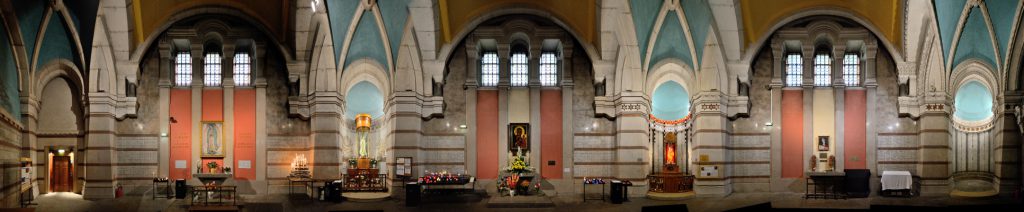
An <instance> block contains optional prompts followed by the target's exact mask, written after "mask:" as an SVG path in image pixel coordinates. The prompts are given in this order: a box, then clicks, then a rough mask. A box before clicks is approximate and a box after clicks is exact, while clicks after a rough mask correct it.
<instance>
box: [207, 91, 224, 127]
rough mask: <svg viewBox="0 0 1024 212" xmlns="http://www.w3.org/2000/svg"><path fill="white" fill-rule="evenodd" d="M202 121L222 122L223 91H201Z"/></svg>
mask: <svg viewBox="0 0 1024 212" xmlns="http://www.w3.org/2000/svg"><path fill="white" fill-rule="evenodd" d="M203 121H224V90H219V89H218V90H203Z"/></svg>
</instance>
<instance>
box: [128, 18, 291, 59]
mask: <svg viewBox="0 0 1024 212" xmlns="http://www.w3.org/2000/svg"><path fill="white" fill-rule="evenodd" d="M198 15H225V16H231V17H234V18H238V19H239V20H242V21H245V22H248V23H249V24H250V25H252V27H254V28H255V29H256V30H258V31H260V32H263V34H264V35H267V39H269V40H270V41H271V42H272V43H273V45H274V46H275V47H277V50H278V51H279V52H281V55H283V56H284V58H285V60H286V61H292V60H294V56H292V54H291V51H288V49H289V48H287V47H286V46H284V45H283V44H282V43H281V42H280V40H278V39H279V38H277V37H274V36H273V35H274V34H273V33H271V32H270V29H268V28H267V26H265V25H263V22H260V21H259V20H258V19H257V18H255V17H252V16H251V15H249V14H247V13H245V12H243V11H241V10H239V9H237V8H234V7H228V6H214V5H205V6H198V7H193V8H189V9H185V10H182V11H180V12H178V13H175V14H174V15H171V17H169V18H167V20H166V21H165V22H164V23H163V25H161V26H160V27H158V28H156V29H155V30H154V31H153V32H152V33H150V36H149V37H147V38H146V39H145V40H143V42H142V43H141V44H140V45H139V47H138V48H142V49H136V50H135V52H134V53H132V55H131V61H132V62H135V63H138V62H139V61H141V60H142V58H143V57H144V56H145V53H146V52H148V49H149V48H152V47H154V46H156V45H153V44H154V42H156V41H157V40H158V38H159V37H160V35H163V34H164V32H166V31H167V29H170V28H171V26H174V24H176V23H178V22H180V21H182V20H186V19H188V18H191V17H195V16H198Z"/></svg>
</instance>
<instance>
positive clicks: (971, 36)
mask: <svg viewBox="0 0 1024 212" xmlns="http://www.w3.org/2000/svg"><path fill="white" fill-rule="evenodd" d="M970 58H975V59H979V60H982V61H985V62H986V63H988V65H990V66H991V67H998V66H997V63H996V60H997V58H996V56H995V50H993V49H992V39H991V36H990V35H989V30H988V25H986V24H985V17H984V16H983V15H982V14H981V8H978V7H975V8H972V9H971V13H970V14H969V15H968V16H967V23H966V25H964V30H963V32H961V33H960V41H959V42H958V43H957V45H956V54H954V55H953V66H956V65H957V64H960V63H961V62H963V61H964V60H967V59H970ZM993 71H995V70H993Z"/></svg>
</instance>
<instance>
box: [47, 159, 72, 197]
mask: <svg viewBox="0 0 1024 212" xmlns="http://www.w3.org/2000/svg"><path fill="white" fill-rule="evenodd" d="M71 166H72V164H71V157H70V156H53V170H50V190H51V191H53V192H70V191H71V187H72V185H73V183H74V181H72V179H73V176H72V173H73V172H72V169H71V168H72V167H71Z"/></svg>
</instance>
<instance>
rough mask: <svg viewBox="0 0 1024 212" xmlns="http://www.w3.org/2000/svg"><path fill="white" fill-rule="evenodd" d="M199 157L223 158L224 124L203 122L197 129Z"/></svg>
mask: <svg viewBox="0 0 1024 212" xmlns="http://www.w3.org/2000/svg"><path fill="white" fill-rule="evenodd" d="M199 132H200V134H199V136H200V137H201V138H200V140H201V141H202V142H201V143H200V144H202V147H200V150H201V151H200V153H199V156H200V157H224V122H220V121H204V122H202V123H201V124H200V127H199Z"/></svg>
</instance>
